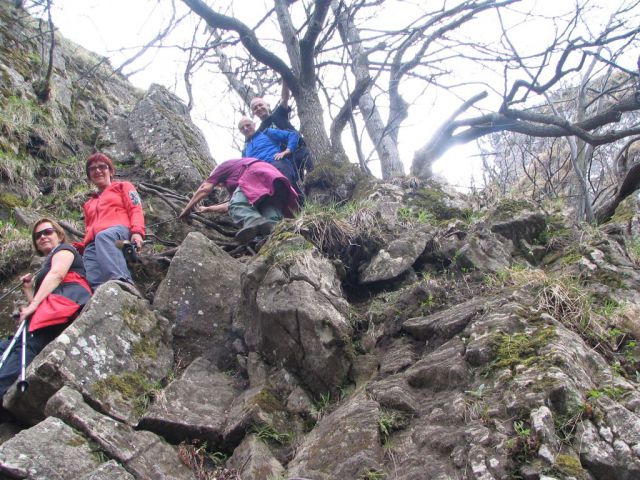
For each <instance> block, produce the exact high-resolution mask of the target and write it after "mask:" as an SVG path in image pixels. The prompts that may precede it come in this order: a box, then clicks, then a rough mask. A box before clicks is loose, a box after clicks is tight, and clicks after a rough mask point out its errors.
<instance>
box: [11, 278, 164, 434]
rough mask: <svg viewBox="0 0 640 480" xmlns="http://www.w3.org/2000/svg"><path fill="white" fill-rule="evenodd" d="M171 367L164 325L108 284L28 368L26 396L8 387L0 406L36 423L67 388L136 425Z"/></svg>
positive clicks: (141, 304)
mask: <svg viewBox="0 0 640 480" xmlns="http://www.w3.org/2000/svg"><path fill="white" fill-rule="evenodd" d="M172 365H173V352H172V350H171V332H170V325H169V322H168V321H167V320H166V319H164V318H162V317H161V316H160V315H157V314H155V313H154V312H152V311H151V310H150V309H149V304H148V302H147V301H145V300H142V299H140V298H139V297H137V296H134V295H132V294H130V293H127V292H126V291H125V290H123V289H122V288H120V285H119V284H118V283H117V282H107V283H105V284H104V285H102V286H100V287H99V288H98V289H97V290H96V292H95V293H94V295H93V297H92V298H91V300H90V301H89V303H88V304H87V305H86V306H85V308H84V311H83V312H82V314H81V315H80V316H79V317H78V318H77V319H76V320H75V322H73V323H72V324H71V325H70V326H69V327H68V328H67V329H66V330H65V331H64V332H63V333H62V334H60V335H59V336H58V338H56V339H55V340H54V341H53V342H51V343H50V344H49V345H47V346H46V347H45V348H44V350H43V351H42V352H41V353H40V354H39V355H38V356H37V357H36V358H35V359H34V360H33V362H32V363H31V364H30V365H29V367H28V369H27V377H26V380H27V381H28V382H29V390H28V393H27V394H26V395H23V394H21V393H20V392H18V391H17V390H16V388H15V386H14V387H11V389H10V390H9V391H8V392H7V394H6V395H5V397H4V399H3V402H4V406H5V408H7V409H8V410H9V411H11V412H12V413H13V414H14V415H15V416H17V417H18V418H21V419H23V420H25V421H28V422H34V421H38V420H40V419H42V418H43V412H44V406H45V404H46V402H47V400H49V398H50V397H51V396H52V395H53V394H54V393H55V392H57V391H58V390H59V389H60V388H62V386H64V385H68V386H72V387H73V388H75V389H76V390H78V391H80V392H81V393H82V394H83V395H84V396H86V397H87V398H90V399H91V402H92V404H93V405H95V406H97V407H98V408H100V409H101V410H102V411H103V412H105V413H107V414H108V415H111V416H112V417H114V418H116V419H119V420H121V421H125V422H128V423H130V424H132V425H135V424H137V422H138V419H139V417H140V415H141V414H142V413H143V412H144V408H145V407H146V403H147V402H148V400H149V398H150V396H151V395H152V394H153V392H154V391H155V390H156V389H157V385H158V383H159V382H160V381H161V380H162V379H163V378H165V377H166V376H167V374H168V373H169V371H170V369H171V367H172Z"/></svg>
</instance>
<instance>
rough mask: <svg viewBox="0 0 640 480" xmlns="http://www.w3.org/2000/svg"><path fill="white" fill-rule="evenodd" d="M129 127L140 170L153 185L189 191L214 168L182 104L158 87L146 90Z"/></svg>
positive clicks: (154, 86)
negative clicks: (140, 164)
mask: <svg viewBox="0 0 640 480" xmlns="http://www.w3.org/2000/svg"><path fill="white" fill-rule="evenodd" d="M128 123H129V131H130V132H131V137H132V138H133V140H134V142H135V144H136V146H137V148H138V150H139V151H140V153H141V154H142V158H143V160H142V166H143V168H144V169H145V171H146V174H147V175H148V176H149V177H150V178H151V179H152V180H153V181H154V182H157V183H161V184H164V185H166V186H171V187H172V188H175V189H178V190H182V191H191V190H193V189H195V188H196V187H197V186H198V185H200V182H202V180H203V178H205V177H206V176H207V175H208V174H209V172H210V171H211V170H212V169H213V167H214V166H215V163H214V162H213V159H212V158H211V154H210V153H209V148H208V147H207V142H206V141H205V139H204V137H203V135H202V132H200V130H199V129H198V128H197V127H196V126H195V125H194V124H193V122H192V121H191V118H190V117H189V112H188V111H187V108H186V107H185V105H184V103H182V101H181V100H180V99H179V98H178V97H176V96H175V95H174V94H172V93H171V92H169V91H168V90H167V89H166V88H164V87H162V86H160V85H152V86H151V87H150V88H149V91H148V92H147V93H146V94H145V96H144V97H143V98H142V99H141V100H140V101H139V102H138V103H137V105H136V106H135V107H134V109H133V111H132V112H131V114H130V115H129V118H128Z"/></svg>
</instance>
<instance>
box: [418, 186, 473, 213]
mask: <svg viewBox="0 0 640 480" xmlns="http://www.w3.org/2000/svg"><path fill="white" fill-rule="evenodd" d="M406 203H407V205H408V207H409V208H411V209H412V211H413V212H414V213H413V215H414V216H415V217H416V218H417V219H420V218H421V217H425V218H433V219H434V220H436V221H449V220H453V219H461V220H467V219H468V218H469V217H470V216H471V214H472V211H471V209H470V208H459V207H456V206H454V205H452V203H453V199H452V198H451V196H450V195H449V194H447V193H446V192H445V191H444V190H442V188H441V187H440V186H439V185H437V184H433V185H427V186H424V187H422V188H420V189H418V190H416V191H415V192H411V193H410V194H409V195H407V198H406Z"/></svg>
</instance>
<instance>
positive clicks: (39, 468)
mask: <svg viewBox="0 0 640 480" xmlns="http://www.w3.org/2000/svg"><path fill="white" fill-rule="evenodd" d="M99 465H100V462H99V461H98V460H97V458H96V456H95V455H94V450H93V448H92V447H91V445H90V444H89V441H88V440H87V439H86V438H84V437H83V436H82V435H80V434H79V433H78V432H76V431H74V430H73V428H71V427H69V426H67V425H65V423H64V422H62V420H59V419H57V418H53V417H50V418H47V419H45V420H43V421H42V422H40V423H39V424H37V425H36V426H34V427H31V428H29V429H28V430H23V431H22V432H20V433H18V434H17V435H16V436H15V437H13V438H12V439H11V440H9V441H7V442H5V443H3V444H2V445H1V446H0V473H3V474H4V475H6V476H8V477H9V478H29V479H32V480H53V479H72V478H81V477H83V476H85V475H87V474H89V473H91V472H93V471H94V470H95V469H96V468H97V467H98V466H99Z"/></svg>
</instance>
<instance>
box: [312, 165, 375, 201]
mask: <svg viewBox="0 0 640 480" xmlns="http://www.w3.org/2000/svg"><path fill="white" fill-rule="evenodd" d="M367 178H368V177H367V176H366V175H365V174H364V173H362V171H361V170H360V168H358V166H357V165H355V164H353V163H333V162H326V163H322V164H320V165H317V166H316V167H315V168H314V169H313V171H312V172H309V173H308V174H307V176H306V177H305V180H304V190H305V192H306V193H307V196H308V198H309V199H313V200H314V201H316V202H318V203H320V204H325V205H326V204H331V203H338V202H344V201H347V200H350V199H351V198H353V195H354V192H355V190H356V188H357V186H358V184H359V183H360V182H362V181H364V180H366V179H367Z"/></svg>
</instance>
